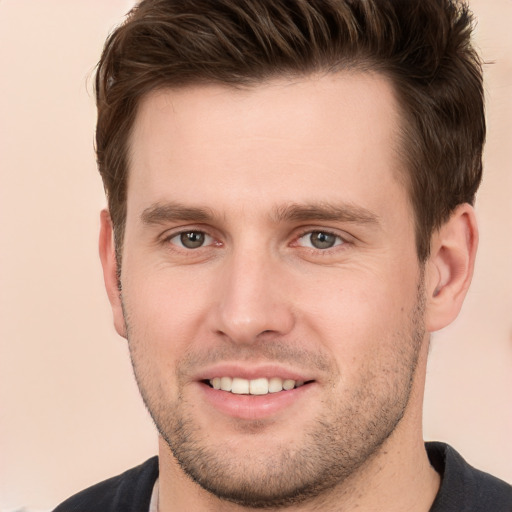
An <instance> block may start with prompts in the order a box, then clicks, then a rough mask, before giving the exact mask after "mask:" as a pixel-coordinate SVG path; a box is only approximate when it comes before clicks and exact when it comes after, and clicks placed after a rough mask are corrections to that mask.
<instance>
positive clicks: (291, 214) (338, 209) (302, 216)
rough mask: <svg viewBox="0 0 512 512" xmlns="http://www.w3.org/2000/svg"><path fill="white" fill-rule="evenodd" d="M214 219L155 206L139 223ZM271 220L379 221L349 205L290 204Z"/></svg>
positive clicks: (202, 211) (205, 212) (192, 210)
mask: <svg viewBox="0 0 512 512" xmlns="http://www.w3.org/2000/svg"><path fill="white" fill-rule="evenodd" d="M216 217H217V216H216V215H214V214H213V212H212V210H210V209H208V208H200V207H192V206H186V205H183V204H181V203H177V202H169V203H163V204H162V203H155V204H153V205H151V206H149V207H148V208H146V209H144V210H143V212H142V214H141V220H142V222H143V223H144V224H148V225H150V224H165V223H168V222H177V221H186V222H201V223H203V222H204V223H207V222H211V221H212V220H213V219H214V218H216ZM271 220H272V222H274V223H276V224H277V223H281V222H306V221H337V222H349V223H354V224H374V225H378V224H379V217H378V215H376V214H375V213H373V212H372V211H370V210H368V209H366V208H363V207H361V206H357V205H354V204H351V203H340V204H338V203H336V204H333V203H324V202H322V203H311V204H297V203H290V204H287V205H284V206H279V207H276V208H275V209H274V210H273V212H272V214H271Z"/></svg>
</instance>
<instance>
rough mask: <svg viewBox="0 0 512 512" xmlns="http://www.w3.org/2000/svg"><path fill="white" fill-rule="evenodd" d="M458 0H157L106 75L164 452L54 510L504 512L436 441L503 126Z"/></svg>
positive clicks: (129, 24)
mask: <svg viewBox="0 0 512 512" xmlns="http://www.w3.org/2000/svg"><path fill="white" fill-rule="evenodd" d="M471 25H472V19H471V15H470V13H469V11H468V9H467V8H466V7H465V6H464V5H462V4H459V3H455V2H451V1H449V0H428V1H426V0H421V1H414V2H412V1H404V2H401V1H393V2H391V1H382V0H366V1H363V0H360V1H356V0H352V1H349V0H330V1H327V0H310V1H305V0H293V1H292V0H286V1H285V0H216V1H208V0H195V1H182V0H145V1H143V2H141V3H140V5H138V6H137V7H136V8H135V9H134V10H133V11H132V12H131V13H130V15H129V16H128V18H127V20H126V21H125V23H124V24H123V25H122V26H120V27H119V28H118V29H117V30H116V31H115V32H114V33H113V34H112V35H111V36H110V37H109V39H108V41H107V43H106V46H105V49H104V53H103V56H102V58H101V61H100V64H99V68H98V72H97V81H96V93H97V103H98V125H97V139H96V142H97V155H98V164H99V169H100V172H101V175H102V178H103V181H104V185H105V189H106V192H107V197H108V205H109V208H108V211H103V212H102V214H101V234H100V255H101V260H102V264H103V269H104V276H105V284H106V288H107V292H108V295H109V299H110V302H111V304H112V309H113V315H114V323H115V327H116V329H117V331H118V332H119V334H121V335H122V336H123V337H125V338H126V339H127V340H128V344H129V349H130V354H131V359H132V363H133V367H134V372H135V376H136V379H137V383H138V385H139V388H140V391H141V394H142V397H143V399H144V402H145V404H146V406H147V408H148V410H149V412H150V414H151V416H152V418H153V420H154V422H155V425H156V427H157V429H158V432H159V435H160V437H159V457H158V458H156V457H155V458H153V459H150V460H149V461H147V462H146V463H145V464H143V465H141V466H139V467H137V468H134V469H132V470H130V471H128V472H127V473H124V474H123V475H121V476H119V477H115V478H113V479H111V480H108V481H106V482H103V483H100V484H98V485H96V486H94V487H92V488H90V489H88V490H85V491H83V492H81V493H79V494H78V495H76V496H75V497H72V498H70V499H69V500H68V501H66V502H65V503H63V504H62V505H60V506H59V507H58V508H57V509H56V510H57V511H59V512H60V511H68V510H77V511H78V510H80V511H89V512H92V511H132V510H133V511H145V510H158V511H160V512H168V511H174V510H180V511H217V510H222V511H231V510H233V511H242V510H250V509H254V508H266V509H268V510H284V509H289V510H300V511H302V510H304V511H309V510H322V511H339V510H343V511H351V510H355V509H357V510H363V511H375V510H379V511H413V512H416V511H418V512H420V511H428V510H431V511H433V512H444V511H461V510H464V511H486V512H487V511H491V510H492V511H506V510H512V488H511V487H510V486H509V485H507V484H506V483H504V482H501V481H499V480H498V479H496V478H494V477H492V476H490V475H487V474H484V473H481V472H479V471H477V470H475V469H473V468H471V467H470V466H469V465H467V464H466V463H465V461H464V460H463V459H462V457H461V456H460V455H459V454H457V453H456V452H455V451H454V450H453V449H452V448H450V447H449V446H447V445H443V444H441V443H429V444H427V446H425V444H424V442H423V439H422V430H421V429H422V427H421V425H422V412H421V411H422V396H423V389H424V382H425V373H426V361H427V354H428V345H429V336H430V333H431V332H434V331H436V330H438V329H441V328H442V327H444V326H446V325H448V324H449V323H450V322H452V321H453V320H454V318H455V317H456V316H457V314H458V312H459V310H460V308H461V305H462V302H463V300H464V296H465V294H466V291H467V289H468V287H469V284H470V281H471V277H472V272H473V265H474V260H475V253H476V248H477V241H478V232H477V226H476V221H475V214H474V211H473V208H472V206H471V205H472V204H473V202H474V197H475V193H476V190H477V188H478V185H479V182H480V179H481V153H482V146H483V142H484V138H485V123H484V113H483V98H482V90H483V88H482V77H481V67H480V61H479V58H478V56H477V55H476V53H475V52H474V50H473V49H472V47H471V44H470V40H469V38H470V32H471Z"/></svg>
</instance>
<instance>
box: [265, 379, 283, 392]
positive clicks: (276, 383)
mask: <svg viewBox="0 0 512 512" xmlns="http://www.w3.org/2000/svg"><path fill="white" fill-rule="evenodd" d="M268 391H269V393H278V392H279V391H283V379H280V378H279V377H272V378H271V379H270V380H269V381H268Z"/></svg>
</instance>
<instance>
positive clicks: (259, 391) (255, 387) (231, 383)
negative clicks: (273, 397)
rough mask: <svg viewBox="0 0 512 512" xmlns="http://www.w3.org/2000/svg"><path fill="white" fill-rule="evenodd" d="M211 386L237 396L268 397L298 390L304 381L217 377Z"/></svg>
mask: <svg viewBox="0 0 512 512" xmlns="http://www.w3.org/2000/svg"><path fill="white" fill-rule="evenodd" d="M210 385H211V386H212V387H213V388H214V389H221V390H222V391H231V393H234V394H236V395H266V394H268V393H279V392H280V391H283V390H284V391H289V390H290V389H293V388H298V387H300V386H303V385H304V381H302V380H298V381H295V380H292V379H284V380H283V379H281V378H279V377H272V378H270V379H266V378H265V377H261V378H259V379H252V380H247V379H242V378H240V377H234V378H231V377H215V378H213V379H210Z"/></svg>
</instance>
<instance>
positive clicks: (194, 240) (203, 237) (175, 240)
mask: <svg viewBox="0 0 512 512" xmlns="http://www.w3.org/2000/svg"><path fill="white" fill-rule="evenodd" d="M168 240H169V242H171V243H172V244H174V245H177V246H179V247H182V248H184V249H199V247H203V246H204V245H210V244H211V243H212V242H213V238H212V237H211V236H210V235H207V234H206V233H204V232H203V231H183V232H182V233H178V234H177V235H174V236H172V237H170V238H169V239H168Z"/></svg>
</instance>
